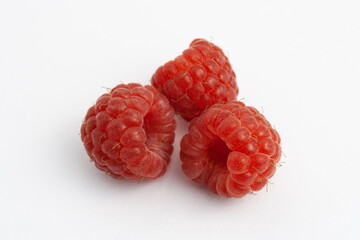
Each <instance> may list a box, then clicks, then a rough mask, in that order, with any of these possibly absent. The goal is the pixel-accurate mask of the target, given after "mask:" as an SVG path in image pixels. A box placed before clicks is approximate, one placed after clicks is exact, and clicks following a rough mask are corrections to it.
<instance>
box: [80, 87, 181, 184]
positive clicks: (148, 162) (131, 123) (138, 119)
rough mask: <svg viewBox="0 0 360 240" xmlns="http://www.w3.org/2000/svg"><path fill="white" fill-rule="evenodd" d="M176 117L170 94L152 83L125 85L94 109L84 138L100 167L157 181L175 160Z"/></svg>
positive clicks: (117, 174)
mask: <svg viewBox="0 0 360 240" xmlns="http://www.w3.org/2000/svg"><path fill="white" fill-rule="evenodd" d="M174 115H175V113H174V110H173V108H172V107H171V106H170V104H169V101H168V100H167V98H166V97H165V96H164V95H162V94H160V93H158V91H156V89H154V88H153V87H152V86H142V85H140V84H136V83H130V84H120V85H117V86H116V87H114V88H113V89H112V90H111V91H110V92H109V93H106V94H103V95H102V96H100V97H99V98H98V100H97V101H96V104H95V105H94V106H92V107H90V108H89V110H88V112H87V114H86V116H85V120H84V122H83V124H82V126H81V140H82V141H83V143H84V146H85V149H86V152H87V154H88V155H89V157H90V159H91V160H93V161H94V163H95V166H96V167H97V168H98V169H100V170H102V171H105V172H107V173H109V175H110V176H111V177H113V178H116V179H127V180H139V179H143V178H146V179H155V178H158V177H160V176H162V175H163V174H164V173H165V171H166V167H167V164H168V163H169V162H170V156H171V154H172V151H173V146H172V143H173V141H174V137H175V133H174V131H175V128H176V123H175V120H174Z"/></svg>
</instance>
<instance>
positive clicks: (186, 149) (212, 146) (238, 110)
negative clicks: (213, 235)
mask: <svg viewBox="0 0 360 240" xmlns="http://www.w3.org/2000/svg"><path fill="white" fill-rule="evenodd" d="M180 146H181V152H180V158H181V161H182V170H183V172H184V173H185V175H186V176H187V177H189V178H191V179H193V181H194V182H196V183H198V184H202V185H206V186H207V187H208V188H209V189H210V190H211V191H212V192H214V193H215V194H219V195H221V196H223V197H225V198H231V197H234V198H240V197H243V196H245V195H246V194H248V193H250V192H252V191H259V190H260V189H262V188H263V187H264V186H265V185H266V184H267V182H268V179H269V178H271V177H272V176H273V175H274V173H275V171H276V163H277V162H279V160H280V157H281V148H280V136H279V134H278V133H277V131H276V130H275V129H274V128H273V127H272V126H271V124H270V123H269V122H268V121H267V120H266V119H265V117H264V116H263V115H262V114H261V113H259V111H258V110H256V109H255V108H253V107H249V106H245V104H244V103H242V102H239V101H233V102H229V103H227V104H215V105H213V106H212V107H210V108H209V109H208V110H207V111H205V112H204V113H203V114H202V115H201V116H200V117H198V118H195V119H193V120H192V121H191V122H190V125H189V131H188V133H187V134H186V135H184V137H183V138H182V140H181V144H180Z"/></svg>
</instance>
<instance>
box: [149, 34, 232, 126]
mask: <svg viewBox="0 0 360 240" xmlns="http://www.w3.org/2000/svg"><path fill="white" fill-rule="evenodd" d="M151 84H152V85H153V86H154V87H155V88H156V89H158V90H159V91H160V92H161V93H163V94H164V95H165V96H167V97H168V99H169V100H170V104H171V105H172V106H173V107H174V109H175V112H177V113H179V114H180V115H181V116H182V117H183V118H184V119H185V120H187V121H190V120H191V119H193V118H194V117H197V116H199V115H201V113H202V112H203V111H204V109H206V108H208V107H210V106H211V105H213V104H215V103H226V102H228V101H231V100H236V96H237V94H238V87H237V84H236V78H235V73H234V71H233V70H232V68H231V65H230V63H229V60H228V58H227V57H226V56H225V55H224V53H223V51H222V50H221V49H220V48H219V47H218V46H216V45H214V44H213V43H210V42H208V41H206V40H204V39H195V40H193V41H192V42H191V44H190V47H189V48H188V49H186V50H185V51H183V53H182V55H180V56H178V57H176V58H175V59H174V60H173V61H169V62H167V63H165V64H164V65H163V66H161V67H159V68H158V69H157V70H156V72H155V73H154V75H153V76H152V78H151Z"/></svg>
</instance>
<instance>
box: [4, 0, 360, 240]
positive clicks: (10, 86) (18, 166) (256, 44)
mask: <svg viewBox="0 0 360 240" xmlns="http://www.w3.org/2000/svg"><path fill="white" fill-rule="evenodd" d="M359 12H360V3H359V1H313V0H311V1H310V0H309V1H250V0H249V1H210V0H207V1H194V0H192V1H184V0H183V1H177V2H171V1H118V0H114V1H89V0H82V1H81V0H74V1H70V0H69V1H60V0H59V1H47V0H43V1H41V0H32V1H30V0H29V1H25V0H24V1H16V0H0V88H1V89H0V150H1V151H0V160H1V162H0V163H1V165H0V167H1V170H0V171H1V172H0V239H4V240H7V239H359V238H360V230H359V226H358V225H359V220H358V219H359V214H360V207H359V205H360V204H359V202H360V195H359V182H360V181H359V172H360V154H359V149H360V140H359V139H360V127H359V125H360V114H359V103H360V97H359V89H360V87H359V81H360V14H359ZM197 37H203V38H207V39H209V40H212V41H213V42H214V43H215V44H217V45H219V46H220V47H222V48H223V49H224V51H225V52H226V54H227V55H228V56H229V58H230V61H231V63H232V66H233V68H234V70H235V72H236V74H237V81H238V84H239V88H240V94H239V98H244V101H245V103H246V104H248V105H252V106H255V107H256V108H258V109H261V108H262V109H263V110H264V114H265V116H266V117H267V118H268V119H269V121H270V122H271V123H272V124H273V125H275V127H276V128H277V130H278V131H279V133H280V135H281V137H282V145H283V150H284V152H285V154H286V155H287V158H283V159H282V161H285V163H284V164H283V166H282V167H280V168H278V171H277V173H276V175H275V176H274V177H273V178H272V179H271V182H273V183H274V184H270V185H269V188H268V192H266V190H265V189H264V190H263V191H260V192H259V193H257V195H255V196H254V195H249V196H246V197H244V198H242V199H230V200H229V199H228V200H226V199H222V198H220V197H218V196H216V195H213V194H211V193H210V192H209V191H208V190H207V189H206V188H203V187H199V186H197V185H195V184H193V183H192V182H191V181H190V180H189V179H187V178H185V177H184V176H183V174H182V172H181V168H180V166H181V164H180V161H179V157H178V154H179V141H180V139H181V137H182V135H183V134H184V133H185V132H186V123H185V122H184V121H182V120H181V119H179V118H178V119H177V121H178V128H177V131H176V134H177V135H176V141H175V143H174V146H175V151H174V154H173V156H172V162H171V164H170V166H169V168H168V171H167V173H166V175H165V176H164V177H162V178H160V179H157V180H155V181H145V182H141V183H140V184H138V183H134V182H126V181H117V180H113V179H111V178H110V177H108V176H107V175H106V174H104V173H102V172H100V171H98V170H97V169H96V168H95V167H94V166H93V164H92V163H90V162H89V159H88V157H87V155H86V153H85V151H84V148H83V145H82V143H81V141H80V136H79V132H80V131H79V129H80V125H81V122H82V120H83V117H84V115H85V113H86V111H87V108H88V107H90V106H91V105H92V104H93V103H94V102H95V100H96V98H97V97H98V96H99V95H100V94H102V93H104V92H106V90H105V89H104V88H102V87H113V86H115V85H116V84H118V83H120V82H124V83H129V82H139V83H143V84H147V83H149V80H150V77H151V75H152V74H153V72H154V71H155V70H156V68H157V67H158V66H160V65H161V64H163V63H165V62H166V61H168V60H171V59H173V58H174V57H176V56H177V55H178V54H180V53H181V52H182V50H184V49H185V48H187V46H188V44H189V43H190V42H191V41H192V40H193V39H194V38H197Z"/></svg>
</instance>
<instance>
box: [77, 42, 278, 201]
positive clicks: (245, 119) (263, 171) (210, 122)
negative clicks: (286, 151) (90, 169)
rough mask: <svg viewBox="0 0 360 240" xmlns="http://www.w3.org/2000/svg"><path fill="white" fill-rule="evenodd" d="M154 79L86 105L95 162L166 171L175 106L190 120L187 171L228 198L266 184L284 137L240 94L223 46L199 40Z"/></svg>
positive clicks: (125, 171) (128, 174)
mask: <svg viewBox="0 0 360 240" xmlns="http://www.w3.org/2000/svg"><path fill="white" fill-rule="evenodd" d="M151 84H152V86H149V85H146V86H142V85H140V84H137V83H130V84H120V85H117V86H116V87H114V88H113V89H112V90H111V91H110V92H109V93H106V94H103V95H102V96H100V97H99V98H98V100H97V101H96V104H95V105H94V106H92V107H90V108H89V110H88V112H87V114H86V116H85V120H84V122H83V124H82V126H81V140H82V141H83V143H84V146H85V149H86V151H87V154H88V155H89V157H90V159H91V160H93V161H94V163H95V166H96V167H97V168H98V169H100V170H102V171H105V172H107V173H108V174H109V175H110V176H111V177H113V178H116V179H127V180H139V179H144V178H145V179H155V178H158V177H160V176H162V175H163V174H164V173H165V172H166V168H167V165H168V164H169V162H170V156H171V154H172V152H173V145H172V144H173V142H174V137H175V133H174V131H175V128H176V122H175V119H174V116H175V112H176V113H178V114H180V115H181V116H182V117H183V118H184V119H185V120H187V121H190V124H189V130H188V133H187V134H185V135H184V137H183V138H182V140H181V143H180V147H181V151H180V159H181V161H182V170H183V172H184V173H185V175H186V176H187V177H189V178H191V179H192V180H193V181H194V182H196V183H198V184H202V185H206V186H207V187H208V188H209V189H210V190H211V191H212V192H214V193H215V194H219V195H220V196H223V197H226V198H230V197H234V198H240V197H243V196H244V195H246V194H247V193H249V192H251V191H259V190H260V189H262V188H263V187H264V186H265V185H266V184H267V182H268V179H269V178H271V177H272V176H273V175H274V173H275V171H276V163H277V162H278V161H279V160H280V157H281V149H280V136H279V134H278V133H277V131H276V130H275V129H274V128H272V126H271V125H270V123H269V122H268V121H267V120H266V119H265V117H264V116H263V115H262V114H260V113H259V112H258V111H257V110H256V109H255V108H253V107H249V106H245V104H244V103H242V102H239V101H236V97H237V94H238V87H237V84H236V80H235V73H234V71H233V70H232V67H231V65H230V63H229V60H228V58H227V57H226V56H225V55H224V53H223V51H222V50H221V49H220V48H219V47H217V46H216V45H214V44H213V43H210V42H208V41H206V40H204V39H195V40H194V41H192V42H191V44H190V47H189V48H188V49H186V50H185V51H183V53H182V55H180V56H178V57H176V58H175V59H174V60H173V61H169V62H167V63H166V64H164V65H163V66H161V67H159V68H158V69H157V70H156V72H155V73H154V75H153V76H152V78H151Z"/></svg>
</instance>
